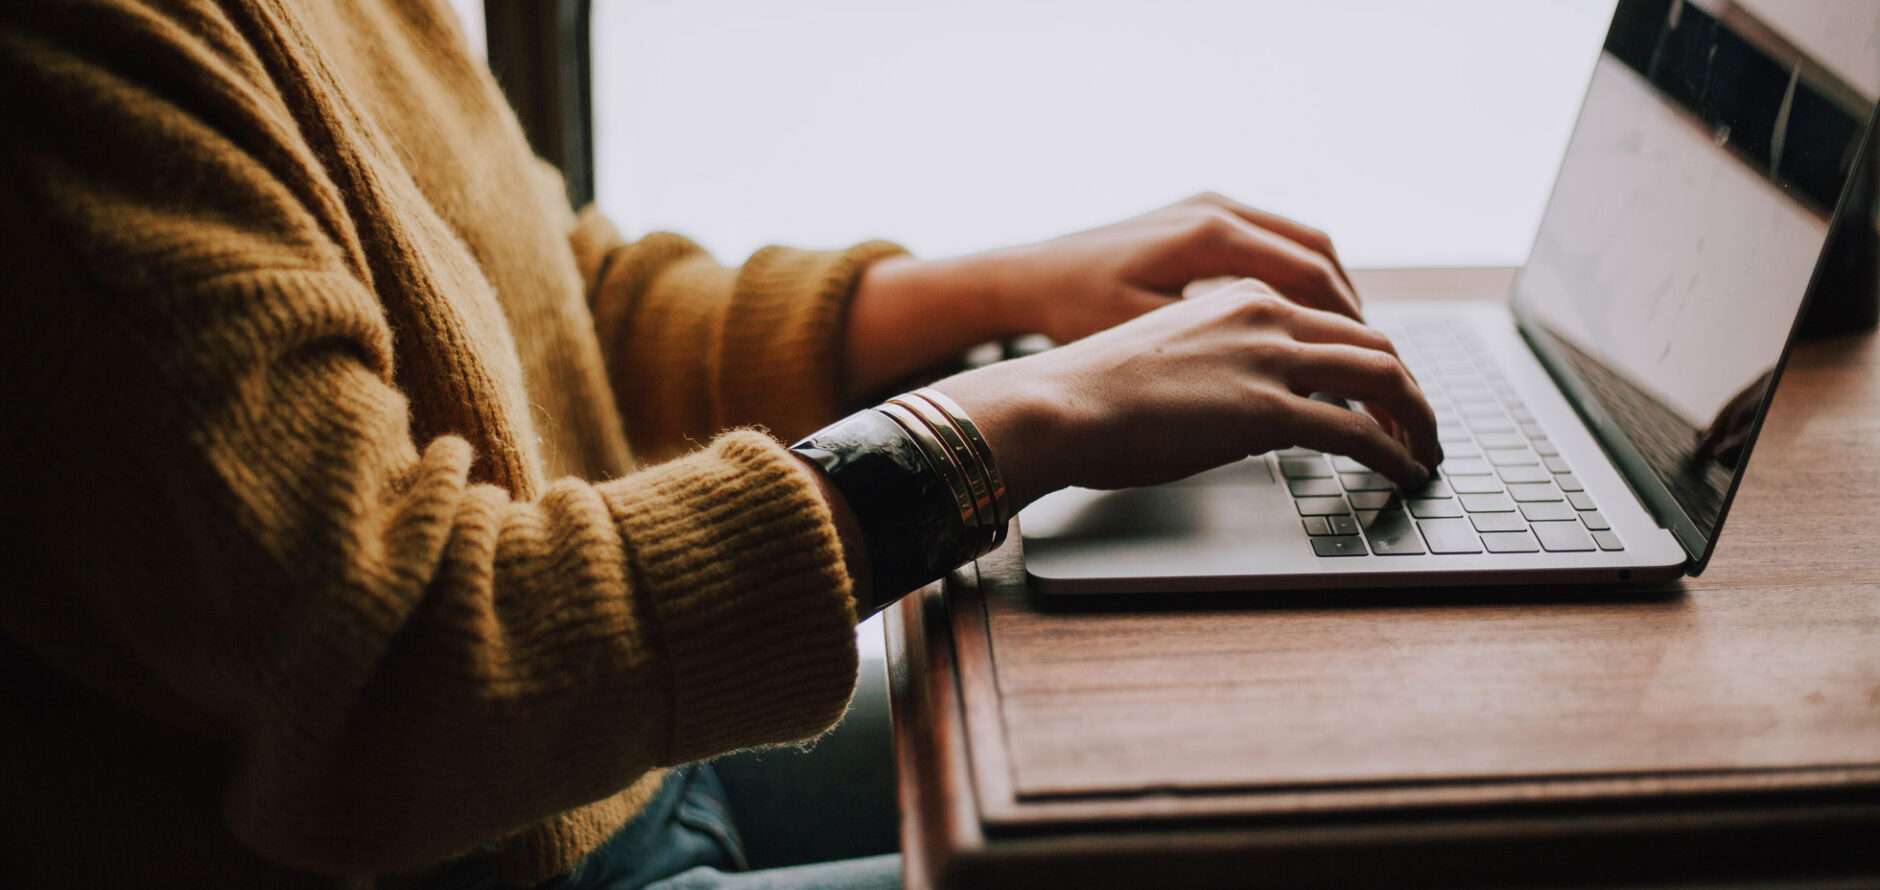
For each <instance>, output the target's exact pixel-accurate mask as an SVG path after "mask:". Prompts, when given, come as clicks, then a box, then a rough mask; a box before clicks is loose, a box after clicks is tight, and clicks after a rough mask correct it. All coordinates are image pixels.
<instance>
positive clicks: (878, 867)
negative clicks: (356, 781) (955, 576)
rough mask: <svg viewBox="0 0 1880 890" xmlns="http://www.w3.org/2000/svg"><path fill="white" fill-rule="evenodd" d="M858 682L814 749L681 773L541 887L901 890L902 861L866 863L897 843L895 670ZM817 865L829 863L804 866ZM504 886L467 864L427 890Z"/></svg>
mask: <svg viewBox="0 0 1880 890" xmlns="http://www.w3.org/2000/svg"><path fill="white" fill-rule="evenodd" d="M857 679H858V682H857V684H856V690H855V698H854V700H853V701H851V702H850V704H849V711H848V713H847V714H845V715H844V716H843V718H842V722H841V723H840V724H839V725H837V726H836V728H835V729H833V730H831V731H830V732H829V733H828V734H827V735H824V736H823V737H822V738H821V739H818V740H817V742H816V744H815V745H814V746H813V747H811V748H810V749H809V750H800V749H796V748H791V747H787V746H786V747H781V748H770V749H766V750H760V751H745V752H742V753H738V754H732V755H730V756H727V757H722V758H719V759H718V760H717V761H714V763H713V764H711V765H707V764H702V763H694V764H687V765H685V766H682V767H679V768H678V769H675V770H673V771H672V773H670V774H669V775H668V776H667V777H666V781H665V783H664V784H662V785H661V786H660V788H659V791H658V792H657V793H656V794H655V795H654V796H653V800H652V801H651V802H649V803H648V804H647V805H646V809H644V810H642V811H641V812H640V814H639V815H638V816H635V817H634V819H633V821H631V822H629V823H627V825H626V826H625V827H623V828H621V829H620V831H619V832H618V833H616V834H615V835H614V836H613V837H611V838H609V839H608V840H607V842H606V843H604V844H602V845H601V846H599V847H598V848H596V849H595V850H594V852H592V853H590V854H588V856H587V858H585V859H583V860H582V861H581V864H580V865H579V866H577V867H576V868H575V870H574V871H573V872H572V873H570V874H567V875H564V876H562V877H559V878H556V879H555V880H552V881H550V882H548V883H547V884H546V885H544V886H545V887H547V888H553V890H642V888H645V890H799V888H801V890H808V888H829V890H877V888H880V890H889V888H897V890H898V888H899V887H900V886H901V857H900V855H899V854H893V853H890V854H886V855H868V854H871V853H876V852H878V851H884V850H892V849H894V847H895V844H896V841H897V836H896V830H895V821H896V820H895V810H894V763H893V747H894V737H893V731H892V728H891V726H890V720H889V716H888V678H887V670H886V665H885V664H884V663H882V662H881V661H880V660H878V659H870V658H864V659H862V665H861V676H860V677H859V678H857ZM727 786H729V793H727ZM734 805H735V806H734ZM733 812H736V813H737V814H738V817H739V818H733V816H732V814H733ZM740 818H741V819H742V820H743V821H742V824H743V825H744V827H745V829H746V831H745V832H740V831H739V828H738V826H739V824H740V821H739V819H740ZM746 834H748V835H749V838H748V840H749V844H748V845H747V843H746V840H747V838H746V836H745V835H746ZM815 860H830V861H826V862H815V864H812V865H799V864H796V863H801V862H804V861H815ZM753 864H754V865H756V866H757V869H756V870H752V869H751V868H750V866H751V865H753ZM502 887H503V884H502V883H501V882H499V881H497V880H496V879H495V878H493V877H491V876H490V874H489V872H488V871H487V870H485V869H483V868H482V867H480V866H475V865H469V864H466V865H465V866H463V867H462V868H459V869H456V870H454V871H452V872H451V873H449V874H447V875H443V876H441V877H440V878H438V879H435V880H432V881H430V882H428V883H427V884H426V885H425V890H499V888H502Z"/></svg>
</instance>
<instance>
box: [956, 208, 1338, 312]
mask: <svg viewBox="0 0 1880 890" xmlns="http://www.w3.org/2000/svg"><path fill="white" fill-rule="evenodd" d="M985 258H986V259H988V260H992V261H996V262H997V263H998V264H999V265H1000V268H999V270H998V271H997V272H996V273H995V275H994V279H995V280H996V281H999V282H1000V287H1001V289H1002V290H1003V292H1004V296H1003V301H1004V303H1005V308H1004V311H1006V312H1008V313H1010V314H1012V315H1013V316H1015V319H1016V321H1015V326H1017V327H1019V328H1021V329H1023V330H1024V331H1025V332H1027V333H1040V334H1044V335H1046V336H1048V337H1050V338H1051V339H1052V340H1055V341H1057V342H1059V343H1069V342H1071V341H1073V340H1078V339H1081V338H1083V337H1086V336H1089V335H1090V334H1093V333H1096V332H1097V331H1101V330H1103V329H1105V328H1109V327H1113V326H1115V325H1118V324H1121V323H1123V322H1125V321H1128V320H1130V319H1132V318H1135V317H1136V316H1138V315H1141V314H1143V313H1144V312H1148V311H1150V310H1152V309H1156V308H1159V307H1161V306H1163V305H1165V304H1167V303H1169V302H1170V301H1172V300H1176V299H1180V297H1181V295H1182V291H1183V289H1184V288H1186V287H1187V286H1188V285H1189V284H1190V283H1192V282H1195V281H1198V280H1202V279H1210V278H1223V277H1232V278H1256V279H1259V280H1260V281H1263V282H1265V283H1266V284H1267V285H1268V286H1269V287H1271V288H1272V289H1273V290H1275V291H1277V292H1278V293H1279V294H1280V295H1281V296H1284V297H1286V298H1287V299H1290V300H1292V301H1293V302H1295V303H1298V304H1300V305H1302V306H1309V307H1312V308H1314V309H1323V310H1325V311H1328V312H1335V313H1338V314H1339V315H1344V316H1347V317H1349V318H1352V319H1354V320H1360V321H1361V320H1363V314H1362V312H1361V309H1360V302H1359V299H1358V294H1357V291H1356V290H1355V289H1353V288H1352V286H1351V280H1350V278H1348V277H1347V276H1346V275H1345V270H1344V267H1343V266H1342V265H1340V264H1339V262H1338V254H1337V252H1336V251H1335V250H1334V249H1333V248H1332V241H1331V239H1330V238H1328V237H1326V236H1325V234H1324V233H1322V232H1319V231H1317V230H1315V229H1311V228H1308V227H1306V226H1303V225H1300V224H1299V223H1296V222H1293V221H1292V220H1289V219H1285V218H1283V217H1278V216H1274V215H1273V214H1270V213H1266V212H1263V211H1260V210H1255V209H1253V208H1252V207H1248V206H1246V205H1244V204H1240V203H1237V202H1235V201H1231V200H1229V199H1227V198H1224V197H1222V196H1220V195H1216V194H1211V193H1209V194H1201V195H1196V196H1195V197H1192V198H1189V199H1187V200H1185V201H1182V202H1180V203H1178V204H1174V205H1171V206H1168V207H1164V208H1162V209H1161V210H1157V211H1154V212H1152V213H1147V214H1144V215H1142V216H1138V217H1136V218H1134V219H1129V220H1124V221H1123V222H1120V223H1115V224H1113V225H1108V226H1104V227H1102V228H1098V229H1091V230H1090V231H1087V232H1078V233H1076V234H1074V235H1066V236H1064V237H1062V238H1057V239H1054V240H1051V241H1045V242H1042V243H1039V244H1034V245H1028V246H1025V247H1017V248H1010V249H1007V250H1000V251H994V252H992V253H989V254H986V255H985Z"/></svg>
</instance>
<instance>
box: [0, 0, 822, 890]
mask: <svg viewBox="0 0 1880 890" xmlns="http://www.w3.org/2000/svg"><path fill="white" fill-rule="evenodd" d="M260 7H261V8H271V7H266V6H265V5H260ZM8 17H10V16H6V15H0V19H5V18H8ZM21 18H22V19H25V20H29V21H27V22H26V23H25V24H22V23H21V21H4V20H0V109H4V111H5V113H6V114H7V117H8V119H9V121H10V122H11V124H10V127H11V128H12V129H13V132H12V134H10V135H9V136H8V138H7V139H5V140H0V168H4V169H3V170H0V181H4V183H5V186H6V187H5V188H4V189H3V190H0V198H3V199H4V200H0V220H4V231H6V232H7V233H8V236H7V238H6V239H5V244H4V245H0V271H3V272H4V274H6V275H7V276H8V278H9V280H10V291H11V293H12V294H13V295H14V296H13V297H11V298H10V299H11V300H12V301H13V309H14V313H13V314H14V317H15V318H16V319H21V320H23V326H22V327H15V328H12V329H11V331H10V332H9V333H8V334H6V335H5V336H6V345H5V346H4V350H5V351H6V352H8V353H10V354H11V355H12V358H10V359H9V360H8V362H7V366H8V367H9V369H24V370H25V371H27V372H29V373H26V374H25V375H24V376H22V377H19V378H15V379H14V380H12V381H10V382H9V385H8V387H6V393H5V395H4V397H3V398H4V404H3V405H0V408H3V409H4V411H5V412H6V414H7V416H9V417H12V418H17V419H19V421H20V423H23V424H26V425H27V426H28V427H30V429H31V430H32V432H31V435H29V436H19V435H14V433H13V432H9V433H7V434H6V438H5V442H6V446H7V448H6V452H5V453H6V455H7V460H6V461H5V462H4V463H5V466H4V467H3V468H0V473H4V474H5V476H4V485H0V490H5V491H7V492H8V493H9V494H8V499H9V501H10V503H9V506H8V512H9V514H10V515H13V516H15V517H30V520H29V521H28V522H26V523H25V524H26V525H27V526H29V527H28V528H26V529H23V530H20V529H18V527H17V526H16V527H15V529H16V530H14V531H10V532H9V534H10V535H14V536H15V537H14V538H13V539H12V541H11V545H12V546H19V547H21V548H22V550H23V551H24V552H26V553H30V554H31V557H30V559H27V560H25V563H24V564H25V565H26V567H27V570H26V571H25V572H23V574H22V575H20V576H16V577H15V578H14V579H13V581H12V582H10V592H9V593H8V595H7V596H5V597H0V628H3V629H4V631H5V632H6V633H8V634H10V635H12V636H13V637H14V638H16V639H18V640H20V641H21V642H23V643H24V644H25V645H26V646H28V647H29V648H30V649H31V650H32V651H33V652H35V653H36V654H37V656H38V657H40V658H42V659H44V660H45V661H47V662H49V663H51V664H54V665H56V666H57V667H59V668H60V669H62V670H64V671H67V672H68V673H70V674H71V675H73V676H75V677H77V678H79V679H81V680H82V681H83V682H85V683H86V684H87V685H88V686H90V687H91V688H93V689H96V690H97V691H99V693H100V694H102V695H104V696H106V697H108V698H110V699H112V700H115V701H117V702H119V703H122V704H123V705H125V706H128V707H131V708H134V709H136V710H138V711H141V712H143V713H146V714H150V715H153V716H155V717H157V718H158V719H160V720H163V721H165V722H167V723H170V724H173V725H175V726H178V727H181V728H182V729H184V730H185V731H186V732H188V733H190V734H192V735H194V736H196V737H198V738H201V739H203V747H204V749H205V750H210V751H217V752H220V754H219V756H222V757H225V758H226V761H227V764H228V771H227V780H226V784H225V785H224V786H223V789H222V794H223V813H224V818H225V819H226V822H227V824H228V826H229V828H230V830H231V831H233V832H234V833H235V835H236V836H237V837H238V838H239V839H240V840H241V841H243V842H244V843H245V844H247V845H249V846H250V847H252V848H253V849H254V850H256V851H258V852H259V853H260V854H261V855H263V856H265V857H267V858H269V859H272V860H275V861H279V862H283V863H286V864H289V865H292V866H295V867H299V868H305V869H310V870H315V871H320V872H326V873H351V874H359V873H369V872H376V871H382V870H395V869H401V868H407V867H412V866H416V865H419V864H422V863H426V862H433V861H436V860H438V859H441V858H444V857H447V856H451V855H455V854H459V853H462V852H464V851H465V850H467V849H469V848H471V847H472V846H474V845H477V844H482V843H487V842H489V841H491V840H492V839H495V838H499V837H502V836H503V835H505V834H507V833H510V832H513V831H516V830H518V829H520V828H522V827H524V826H527V825H530V824H532V823H535V822H536V821H538V820H541V819H544V818H546V817H548V816H550V815H552V814H555V813H558V812H561V811H563V810H566V809H568V808H570V807H574V806H578V805H580V804H583V803H586V802H589V801H593V800H596V799H599V798H602V797H605V796H607V795H609V794H612V793H614V792H616V791H618V790H619V789H621V788H624V787H626V786H627V785H628V784H630V783H632V782H633V781H634V780H635V779H636V778H637V777H639V776H641V775H643V774H645V773H646V772H647V771H649V770H651V769H654V768H655V767H657V766H660V765H664V764H673V763H678V762H683V761H687V760H692V759H697V758H701V757H705V756H709V755H712V754H715V753H718V752H722V751H725V750H728V749H732V748H737V747H742V746H749V745H755V744H761V743H765V742H772V741H779V740H785V739H792V738H801V737H804V736H807V735H812V734H814V733H816V732H818V731H820V730H822V729H823V728H825V727H827V726H828V725H830V724H831V723H832V722H833V721H834V720H835V719H836V718H837V717H838V716H839V715H840V713H841V710H842V709H843V707H844V706H845V704H846V702H847V699H848V695H849V692H850V690H851V688H852V684H853V676H854V670H855V652H854V641H853V631H852V627H853V618H854V614H853V604H852V601H851V599H850V596H849V592H848V591H849V582H848V579H847V578H846V576H845V575H844V573H843V570H842V563H841V558H840V550H839V545H838V543H837V541H836V538H835V533H834V530H833V526H832V522H831V518H830V514H829V512H828V509H827V506H826V505H825V504H824V503H823V502H822V501H821V500H820V499H819V497H818V496H817V494H816V492H815V488H814V481H813V478H812V477H811V476H810V475H809V474H808V472H807V471H806V470H805V469H804V468H803V467H802V466H801V465H800V464H799V463H798V462H797V461H796V460H794V459H793V458H792V457H791V456H790V455H789V454H788V452H787V451H785V450H784V449H783V448H782V446H780V445H779V444H778V443H776V442H775V441H774V440H772V439H769V438H768V437H765V436H762V435H759V434H756V433H752V432H731V433H728V434H725V435H723V436H721V437H719V438H717V439H716V440H715V441H713V442H712V443H711V444H710V446H709V447H707V448H705V449H703V450H701V451H698V452H696V453H693V454H691V455H689V456H685V457H682V458H679V459H676V460H673V461H671V462H668V463H664V464H661V465H658V466H654V467H651V468H648V469H645V470H643V471H640V472H637V473H634V474H631V475H629V476H626V477H624V478H620V479H615V480H612V481H607V482H602V483H596V484H590V483H586V482H581V481H575V480H564V481H560V482H555V483H552V484H548V485H546V486H542V487H540V489H539V490H530V486H528V485H526V484H522V483H516V482H513V481H505V478H506V477H505V476H504V474H502V473H500V472H497V471H496V470H494V469H492V466H493V464H492V461H496V462H497V463H496V464H495V465H496V466H500V458H499V457H498V456H492V455H490V454H487V453H477V451H476V450H475V449H473V448H472V447H471V446H470V445H469V444H468V441H467V439H468V438H473V437H472V436H470V435H469V434H468V433H466V435H464V436H459V435H452V434H439V435H436V436H433V437H428V438H426V439H424V440H419V439H418V438H416V437H414V435H413V426H414V421H413V416H414V415H413V410H412V405H411V404H410V403H409V402H408V401H407V398H408V396H407V392H406V390H405V388H403V387H401V385H400V382H401V380H402V379H403V375H406V374H417V373H431V374H436V375H442V376H444V377H447V378H449V379H448V380H447V381H446V382H447V383H448V384H449V386H452V387H456V388H458V390H460V391H461V392H463V393H464V398H465V399H466V400H467V402H468V401H474V399H476V398H477V397H478V395H477V394H478V393H479V392H481V391H482V390H481V389H480V384H479V382H478V378H477V376H476V374H477V366H476V364H475V363H473V362H470V363H464V364H461V365H453V366H450V367H436V368H424V367H410V366H409V365H407V364H403V363H401V364H400V365H399V366H398V367H395V366H394V365H395V363H394V361H393V357H394V349H393V344H394V340H395V336H396V337H399V338H417V337H429V338H435V339H438V340H440V341H441V342H446V343H450V344H452V345H453V348H457V349H463V350H472V351H474V350H475V349H477V348H480V347H481V346H483V345H485V344H479V343H477V342H473V341H471V342H456V341H455V340H453V338H461V337H464V336H466V334H465V333H464V331H467V330H470V329H469V328H463V329H457V328H442V329H435V330H416V329H400V330H398V331H396V335H395V332H394V330H393V328H392V327H391V326H390V325H389V324H388V322H387V317H386V309H385V301H386V300H387V299H389V297H388V296H387V294H388V293H389V292H392V291H397V292H399V293H401V294H404V295H405V297H401V298H408V297H409V294H410V293H412V292H418V291H422V290H423V289H424V288H426V287H432V286H437V285H438V282H436V281H427V280H425V279H424V277H423V276H424V275H425V274H426V273H425V272H424V271H423V269H422V264H418V263H417V261H416V260H415V259H414V260H413V263H414V265H413V266H411V267H406V266H401V265H399V264H398V263H397V262H395V261H394V260H393V259H387V257H386V256H385V255H384V253H383V252H381V251H375V250H373V249H371V247H370V245H371V243H372V239H374V238H378V237H383V235H382V233H373V232H363V231H360V230H359V229H357V228H355V226H356V225H365V224H366V223H364V222H359V221H358V218H357V216H356V215H353V214H350V213H349V210H350V209H352V208H354V207H356V206H357V202H360V201H364V200H367V199H369V198H371V197H372V195H373V193H374V191H373V190H374V189H377V188H383V187H386V186H385V185H384V183H379V182H374V181H373V179H372V178H371V177H370V176H367V175H364V174H361V173H360V170H361V169H362V162H360V160H359V159H358V158H355V157H349V156H347V155H346V154H345V152H344V150H343V146H340V145H339V144H338V143H337V142H335V141H330V140H327V137H326V136H325V135H324V132H325V131H323V130H322V127H327V126H329V125H331V122H330V121H321V120H319V119H316V118H314V117H313V116H311V115H304V114H299V113H298V112H290V111H289V110H288V109H289V108H290V107H295V106H292V105H291V104H290V103H287V102H285V101H284V100H283V98H282V95H281V93H280V91H281V90H286V89H292V88H293V86H292V82H291V79H284V78H283V76H282V74H281V72H282V68H283V66H284V65H286V64H287V63H288V62H291V59H288V60H284V59H283V58H276V57H271V56H269V55H268V53H267V52H266V51H265V48H264V49H263V50H255V51H252V52H251V51H249V50H246V49H243V47H244V45H245V44H244V41H243V38H242V37H241V35H242V34H243V33H248V32H255V31H257V30H258V26H257V25H256V24H255V23H253V22H243V23H234V24H231V23H229V22H225V21H221V20H219V19H217V18H216V15H215V14H214V13H211V12H204V13H201V18H200V19H199V20H193V21H188V22H185V23H181V24H179V23H177V22H171V21H165V20H162V19H159V18H157V17H155V16H151V15H147V14H144V13H141V12H139V11H137V10H136V9H135V8H133V7H131V6H129V5H127V4H125V5H116V4H107V5H102V6H93V7H88V6H86V5H84V4H77V3H74V4H70V5H69V7H61V8H60V10H59V12H58V14H56V15H55V14H51V13H47V12H46V11H45V10H44V9H40V10H38V14H37V16H32V15H28V16H23V17H21ZM307 76H308V77H314V76H315V75H314V74H308V75H307ZM283 84H286V86H283ZM303 137H304V141H303ZM332 169H339V170H341V171H342V172H344V171H346V170H351V172H352V173H353V174H355V175H356V178H355V179H352V180H350V181H344V182H341V183H337V184H336V183H334V182H331V181H328V180H326V179H324V178H322V176H321V175H319V174H318V171H322V170H332ZM16 235H17V237H16ZM819 268H830V266H829V265H828V264H825V266H823V267H819ZM832 274H833V273H823V272H814V273H808V275H809V277H810V278H818V276H821V277H825V278H826V277H828V276H829V275H832ZM445 283H448V282H445ZM809 290H814V288H810V289H809ZM764 292H766V293H769V292H772V291H770V290H765V291H764ZM396 354H398V355H401V356H402V355H405V354H406V353H405V352H404V351H402V350H401V351H398V352H397V353H396ZM418 354H421V353H418ZM498 395H500V393H499V394H498ZM453 416H458V417H461V418H463V421H462V422H463V423H464V424H465V425H466V428H474V427H475V426H476V424H477V423H478V422H479V421H477V419H476V418H477V417H479V416H480V415H479V414H478V413H477V412H475V411H472V410H470V409H469V408H468V407H464V408H463V409H462V410H461V412H460V413H459V414H457V415H453ZM727 416H736V415H727ZM16 429H18V428H17V427H16ZM472 431H474V430H472ZM16 552H18V551H16Z"/></svg>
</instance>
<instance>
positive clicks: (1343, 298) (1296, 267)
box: [1192, 213, 1362, 319]
mask: <svg viewBox="0 0 1880 890" xmlns="http://www.w3.org/2000/svg"><path fill="white" fill-rule="evenodd" d="M1213 219H1214V220H1215V221H1214V222H1212V223H1209V224H1207V225H1204V226H1203V227H1202V228H1201V229H1200V234H1201V238H1202V256H1200V257H1197V266H1198V267H1199V268H1196V269H1194V270H1192V274H1193V277H1197V278H1206V277H1210V276H1215V275H1241V276H1245V277H1248V278H1258V279H1260V280H1261V281H1264V282H1266V283H1267V284H1269V285H1272V286H1273V288H1274V289H1275V290H1278V291H1279V292H1280V293H1282V294H1285V295H1286V296H1287V297H1288V298H1290V299H1292V300H1293V301H1295V302H1297V303H1299V304H1300V305H1303V306H1310V307H1312V308H1314V309H1323V310H1325V311H1327V312H1336V313H1338V314H1340V315H1346V316H1350V317H1351V318H1354V319H1357V318H1362V313H1361V312H1360V311H1359V309H1358V295H1357V293H1356V292H1355V291H1353V290H1352V289H1351V285H1350V284H1349V283H1348V282H1346V281H1345V279H1344V277H1343V276H1341V275H1340V274H1339V272H1338V269H1337V267H1336V266H1335V265H1334V264H1333V262H1332V261H1331V260H1330V259H1327V258H1326V257H1325V256H1324V255H1323V254H1320V253H1317V252H1315V251H1313V250H1311V249H1309V248H1307V247H1305V246H1304V245H1302V244H1300V243H1299V242H1297V241H1293V240H1291V239H1289V238H1287V237H1286V236H1284V235H1281V234H1279V233H1277V232H1273V231H1269V230H1267V229H1262V228H1260V227H1259V226H1256V225H1254V224H1252V223H1250V222H1247V221H1246V220H1244V219H1241V218H1240V217H1238V216H1235V215H1233V214H1231V213H1223V214H1222V215H1220V216H1217V217H1213Z"/></svg>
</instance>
